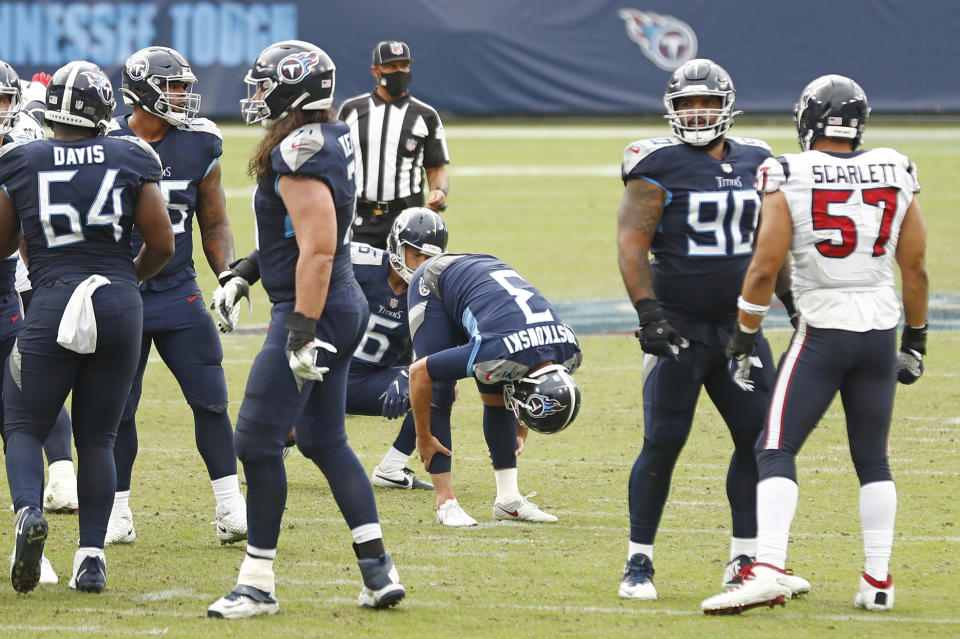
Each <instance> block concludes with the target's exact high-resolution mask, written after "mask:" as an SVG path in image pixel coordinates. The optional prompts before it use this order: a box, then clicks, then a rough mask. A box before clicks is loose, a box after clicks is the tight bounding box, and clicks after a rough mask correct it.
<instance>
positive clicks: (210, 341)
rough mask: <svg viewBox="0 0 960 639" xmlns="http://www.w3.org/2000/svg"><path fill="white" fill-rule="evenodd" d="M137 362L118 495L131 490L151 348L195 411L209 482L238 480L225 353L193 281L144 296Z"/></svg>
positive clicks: (120, 446)
mask: <svg viewBox="0 0 960 639" xmlns="http://www.w3.org/2000/svg"><path fill="white" fill-rule="evenodd" d="M142 296H143V318H144V319H143V335H142V339H141V346H140V359H139V362H138V365H137V372H136V376H135V377H134V381H133V386H132V388H131V390H130V394H129V396H128V397H127V402H126V405H125V407H124V410H123V418H122V419H121V420H120V428H119V430H118V432H117V445H116V447H115V448H114V458H115V459H116V465H117V490H121V491H124V490H130V480H131V476H132V474H133V464H134V461H135V460H136V457H137V426H136V413H137V408H138V406H139V404H140V396H141V394H142V392H143V374H144V371H145V370H146V367H147V360H148V359H149V357H150V347H151V344H153V345H155V346H156V348H157V353H158V354H159V355H160V358H161V359H162V360H163V363H164V364H166V365H167V368H169V369H170V372H171V373H173V376H174V377H175V378H176V379H177V383H178V384H179V385H180V390H181V391H182V392H183V396H184V398H186V400H187V403H188V404H189V405H190V408H191V409H192V410H193V418H194V437H195V439H196V443H197V450H198V451H200V456H201V457H202V458H203V461H204V464H206V467H207V474H208V475H209V476H210V479H219V478H220V477H226V476H228V475H236V474H237V460H236V457H235V456H234V452H233V446H231V442H232V441H233V428H232V426H231V425H230V418H229V417H228V416H227V382H226V379H225V377H224V374H223V367H222V365H221V364H222V362H223V348H222V347H221V345H220V336H219V334H218V333H217V329H216V327H215V326H214V324H213V319H212V318H211V316H210V313H209V312H208V311H207V307H206V305H205V303H204V301H203V296H202V295H201V294H200V289H199V287H198V286H197V282H196V281H195V280H188V281H187V282H184V283H183V284H181V285H180V286H178V287H177V288H174V289H171V290H169V291H159V292H158V291H145V292H142Z"/></svg>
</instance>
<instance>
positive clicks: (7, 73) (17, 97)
mask: <svg viewBox="0 0 960 639" xmlns="http://www.w3.org/2000/svg"><path fill="white" fill-rule="evenodd" d="M0 95H5V96H7V97H8V99H9V103H8V105H7V108H6V109H3V110H0V135H6V134H7V133H9V132H10V131H12V130H13V128H14V127H15V126H16V125H17V115H19V113H20V107H21V102H22V100H23V96H22V93H21V90H20V77H19V76H18V75H17V72H16V71H14V70H13V67H11V66H10V65H9V64H7V63H6V62H0Z"/></svg>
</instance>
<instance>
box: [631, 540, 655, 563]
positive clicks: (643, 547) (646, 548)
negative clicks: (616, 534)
mask: <svg viewBox="0 0 960 639" xmlns="http://www.w3.org/2000/svg"><path fill="white" fill-rule="evenodd" d="M638 552H639V553H642V554H644V555H646V556H647V557H649V558H650V561H653V544H638V543H637V542H635V541H631V542H630V544H629V545H628V546H627V561H630V558H631V557H633V556H634V555H635V554H637V553H638Z"/></svg>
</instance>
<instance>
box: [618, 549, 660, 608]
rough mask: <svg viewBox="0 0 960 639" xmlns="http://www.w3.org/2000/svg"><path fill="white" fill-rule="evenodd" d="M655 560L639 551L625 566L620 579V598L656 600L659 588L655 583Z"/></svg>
mask: <svg viewBox="0 0 960 639" xmlns="http://www.w3.org/2000/svg"><path fill="white" fill-rule="evenodd" d="M653 573H654V570H653V562H652V561H650V558H649V557H647V556H646V555H645V554H643V553H642V552H638V553H636V554H635V555H633V556H632V557H630V559H629V560H628V561H627V565H625V566H624V567H623V578H622V579H621V581H620V598H621V599H633V600H635V601H656V600H657V588H656V586H654V585H653Z"/></svg>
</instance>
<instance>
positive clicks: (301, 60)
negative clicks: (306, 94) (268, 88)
mask: <svg viewBox="0 0 960 639" xmlns="http://www.w3.org/2000/svg"><path fill="white" fill-rule="evenodd" d="M318 62H320V54H319V53H318V52H317V51H300V52H298V53H291V54H290V55H288V56H287V57H285V58H284V59H283V60H281V61H280V64H278V65H277V71H279V73H280V80H281V81H282V82H284V83H286V84H297V83H298V82H300V80H303V79H304V78H305V77H306V76H307V74H308V73H309V72H310V69H312V68H313V67H315V66H317V63H318Z"/></svg>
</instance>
